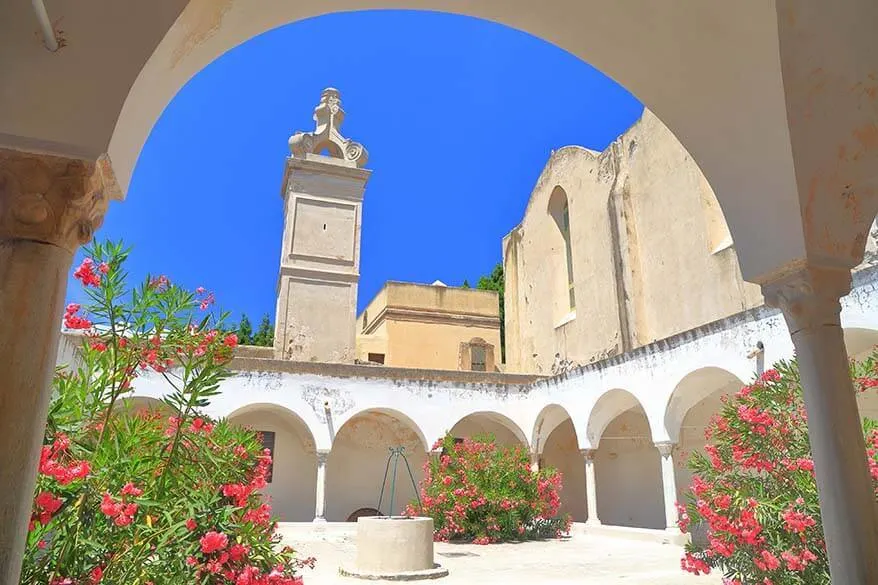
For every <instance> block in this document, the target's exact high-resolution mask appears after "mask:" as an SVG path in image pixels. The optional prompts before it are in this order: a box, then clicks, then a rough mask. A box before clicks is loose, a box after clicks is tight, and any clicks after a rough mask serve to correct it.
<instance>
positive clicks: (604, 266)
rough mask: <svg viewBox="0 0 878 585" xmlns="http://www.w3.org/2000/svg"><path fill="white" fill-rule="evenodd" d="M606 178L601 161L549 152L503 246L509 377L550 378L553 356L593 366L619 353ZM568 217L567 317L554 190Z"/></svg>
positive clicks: (575, 151)
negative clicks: (572, 302) (570, 281)
mask: <svg viewBox="0 0 878 585" xmlns="http://www.w3.org/2000/svg"><path fill="white" fill-rule="evenodd" d="M612 180H613V176H612V173H611V172H610V169H609V167H608V161H607V160H606V157H605V156H603V155H596V154H595V153H593V152H592V151H589V150H586V149H584V148H579V147H566V148H563V149H561V150H559V151H557V152H555V153H554V154H553V155H552V157H551V159H550V161H549V163H548V165H546V168H545V169H544V171H543V173H542V175H541V176H540V179H539V181H538V182H537V185H536V187H535V188H534V191H533V194H532V196H531V200H530V202H529V203H528V208H527V211H526V212H525V216H524V219H523V220H522V222H521V224H520V225H519V226H518V227H517V228H515V230H513V232H512V233H511V234H510V235H509V236H507V237H506V238H505V239H504V255H503V263H504V266H503V268H504V274H505V275H506V294H505V309H506V311H505V313H506V352H507V353H506V363H507V371H510V372H534V373H542V374H548V373H550V372H551V367H552V363H553V361H554V359H555V354H556V353H560V354H561V355H562V356H564V355H568V356H569V355H575V356H580V357H581V358H582V359H584V360H585V361H593V360H596V359H600V358H601V357H606V356H607V355H614V354H615V353H618V352H619V350H620V347H621V345H620V338H619V330H620V327H619V315H618V303H617V292H616V279H615V267H614V264H613V256H612V241H613V236H612V233H611V227H612V226H611V225H610V222H609V217H608V213H607V205H608V197H609V194H610V191H611V188H612ZM558 187H560V188H561V189H563V191H564V193H565V194H566V197H567V202H568V205H569V214H570V226H571V227H570V234H571V243H572V248H573V278H574V288H575V295H576V307H575V312H571V311H569V310H567V307H566V306H565V303H566V302H567V288H566V267H565V264H564V262H565V260H564V258H565V256H564V254H565V251H564V241H563V238H562V236H561V232H560V230H559V228H558V225H557V222H556V220H555V218H554V217H553V216H552V214H551V213H550V212H549V206H550V200H551V198H552V194H553V192H556V188H558Z"/></svg>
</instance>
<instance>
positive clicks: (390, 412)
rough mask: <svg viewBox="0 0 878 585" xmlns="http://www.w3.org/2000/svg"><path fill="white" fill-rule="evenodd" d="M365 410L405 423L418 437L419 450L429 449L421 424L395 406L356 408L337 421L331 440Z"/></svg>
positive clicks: (429, 445)
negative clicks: (336, 427) (336, 429)
mask: <svg viewBox="0 0 878 585" xmlns="http://www.w3.org/2000/svg"><path fill="white" fill-rule="evenodd" d="M367 412H377V413H380V414H384V415H387V416H389V417H391V418H394V419H396V420H398V421H400V422H402V423H403V424H405V425H407V426H408V427H409V429H411V431H412V432H413V433H414V434H415V436H416V437H417V438H418V441H419V442H420V444H421V450H423V451H424V452H427V451H429V450H430V447H431V445H432V443H430V442H429V441H428V440H427V434H426V433H425V432H424V430H423V428H422V426H421V425H420V424H419V423H418V422H417V421H415V419H413V418H412V417H411V416H409V415H407V414H405V413H404V412H402V411H401V410H397V409H395V408H387V407H383V406H367V407H365V408H361V409H360V410H357V411H356V412H353V413H351V414H350V415H349V416H346V417H344V419H342V420H341V421H339V423H340V426H339V429H338V431H336V433H335V436H334V437H333V438H332V440H333V442H334V441H335V438H336V437H337V436H338V433H339V432H341V429H342V428H344V426H345V425H346V424H348V423H349V422H350V421H351V420H352V419H354V418H355V417H357V416H360V415H361V414H364V413H367Z"/></svg>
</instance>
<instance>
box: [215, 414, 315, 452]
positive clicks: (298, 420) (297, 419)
mask: <svg viewBox="0 0 878 585" xmlns="http://www.w3.org/2000/svg"><path fill="white" fill-rule="evenodd" d="M258 412H271V413H274V414H277V415H279V416H280V417H281V418H283V419H285V420H289V421H291V422H292V424H293V426H295V427H296V428H297V429H301V430H304V431H305V433H307V437H303V439H310V440H311V442H312V443H313V444H314V447H315V449H318V450H319V449H324V448H325V447H324V446H323V444H322V442H321V441H320V440H319V439H321V438H322V435H321V434H320V433H315V432H314V428H312V426H311V425H310V424H309V422H308V421H307V420H306V419H305V417H303V416H301V415H300V414H298V413H297V412H295V411H294V410H292V409H290V408H288V407H286V406H284V405H282V404H277V403H274V402H254V403H252V404H246V405H244V406H241V407H238V408H236V409H235V410H233V411H232V412H230V413H229V414H227V415H226V416H225V418H226V420H229V421H232V420H233V419H235V418H237V417H241V416H245V415H248V414H254V413H258Z"/></svg>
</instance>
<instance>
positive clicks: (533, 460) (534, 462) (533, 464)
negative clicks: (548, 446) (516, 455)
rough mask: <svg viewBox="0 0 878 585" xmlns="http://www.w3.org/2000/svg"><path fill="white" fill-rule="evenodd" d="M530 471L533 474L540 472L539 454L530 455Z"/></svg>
mask: <svg viewBox="0 0 878 585" xmlns="http://www.w3.org/2000/svg"><path fill="white" fill-rule="evenodd" d="M530 470H531V471H532V472H533V473H538V472H539V470H540V454H539V453H531V454H530Z"/></svg>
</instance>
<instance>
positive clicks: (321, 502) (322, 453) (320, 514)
mask: <svg viewBox="0 0 878 585" xmlns="http://www.w3.org/2000/svg"><path fill="white" fill-rule="evenodd" d="M328 457H329V451H326V450H324V449H320V450H318V451H317V498H316V504H315V511H314V522H316V523H318V524H319V523H321V522H326V517H325V515H326V460H327V458H328Z"/></svg>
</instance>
